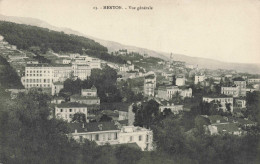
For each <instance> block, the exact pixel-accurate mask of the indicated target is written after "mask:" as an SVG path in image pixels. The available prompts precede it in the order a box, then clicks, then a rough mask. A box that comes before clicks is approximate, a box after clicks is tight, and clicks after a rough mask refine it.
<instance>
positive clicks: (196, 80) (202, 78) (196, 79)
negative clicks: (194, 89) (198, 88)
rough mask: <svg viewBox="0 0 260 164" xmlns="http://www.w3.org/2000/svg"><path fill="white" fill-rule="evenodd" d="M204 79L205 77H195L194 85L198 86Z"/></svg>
mask: <svg viewBox="0 0 260 164" xmlns="http://www.w3.org/2000/svg"><path fill="white" fill-rule="evenodd" d="M205 79H206V77H205V75H195V81H194V84H198V83H199V82H202V81H204V80H205Z"/></svg>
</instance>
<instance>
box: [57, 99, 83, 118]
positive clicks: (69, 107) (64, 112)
mask: <svg viewBox="0 0 260 164" xmlns="http://www.w3.org/2000/svg"><path fill="white" fill-rule="evenodd" d="M76 113H83V114H85V116H86V118H87V116H88V107H87V105H86V104H79V103H73V102H72V103H71V102H69V103H61V104H58V105H57V106H56V107H55V117H56V118H61V119H63V120H65V121H68V122H70V121H71V120H72V118H73V116H74V114H76Z"/></svg>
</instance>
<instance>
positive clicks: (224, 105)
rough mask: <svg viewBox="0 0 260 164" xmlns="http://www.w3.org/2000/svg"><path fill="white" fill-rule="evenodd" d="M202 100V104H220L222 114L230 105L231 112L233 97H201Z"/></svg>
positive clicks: (231, 110)
mask: <svg viewBox="0 0 260 164" xmlns="http://www.w3.org/2000/svg"><path fill="white" fill-rule="evenodd" d="M202 100H203V101H204V102H208V103H211V102H215V103H220V105H221V107H220V109H222V110H223V111H224V112H226V111H227V110H228V109H227V105H228V104H230V112H233V97H231V96H226V95H211V96H203V98H202Z"/></svg>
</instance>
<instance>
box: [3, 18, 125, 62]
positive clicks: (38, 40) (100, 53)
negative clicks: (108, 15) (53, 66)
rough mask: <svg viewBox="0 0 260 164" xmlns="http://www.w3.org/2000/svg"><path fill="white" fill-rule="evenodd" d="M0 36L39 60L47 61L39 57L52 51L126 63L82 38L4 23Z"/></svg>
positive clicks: (96, 44) (93, 42) (102, 47)
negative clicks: (34, 54)
mask: <svg viewBox="0 0 260 164" xmlns="http://www.w3.org/2000/svg"><path fill="white" fill-rule="evenodd" d="M0 34H1V35H2V36H3V37H4V39H5V40H6V41H7V42H8V43H9V44H11V45H16V46H17V48H18V49H23V50H29V51H32V52H34V53H36V54H37V56H36V58H37V59H38V58H39V59H42V60H46V59H44V58H43V57H41V56H38V55H39V54H40V53H42V54H45V53H46V52H47V51H48V50H49V49H51V50H53V51H54V52H56V53H60V52H65V53H67V52H68V53H79V54H83V53H87V54H88V55H89V56H92V57H96V58H100V59H102V60H106V61H110V62H116V63H121V64H125V63H126V61H125V60H123V59H122V58H120V57H118V56H113V55H110V54H109V53H108V52H107V48H106V47H104V46H102V45H100V44H99V43H97V42H95V41H94V40H91V39H88V38H85V37H82V36H77V35H73V34H70V35H68V34H64V32H57V31H52V30H49V29H46V28H40V27H35V26H29V25H23V24H16V23H11V22H4V21H0ZM42 60H41V61H42Z"/></svg>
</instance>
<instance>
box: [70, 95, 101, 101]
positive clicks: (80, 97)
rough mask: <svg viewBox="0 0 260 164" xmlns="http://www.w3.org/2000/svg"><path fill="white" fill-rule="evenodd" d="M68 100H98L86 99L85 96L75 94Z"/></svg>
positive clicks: (93, 98)
mask: <svg viewBox="0 0 260 164" xmlns="http://www.w3.org/2000/svg"><path fill="white" fill-rule="evenodd" d="M70 98H73V99H77V100H95V99H99V97H86V96H81V95H79V94H75V95H72V96H70Z"/></svg>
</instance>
